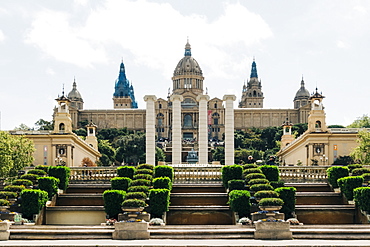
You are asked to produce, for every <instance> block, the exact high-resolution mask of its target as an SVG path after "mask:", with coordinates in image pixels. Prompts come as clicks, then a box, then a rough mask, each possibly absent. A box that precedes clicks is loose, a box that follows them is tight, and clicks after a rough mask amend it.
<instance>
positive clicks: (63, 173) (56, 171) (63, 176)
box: [49, 166, 71, 190]
mask: <svg viewBox="0 0 370 247" xmlns="http://www.w3.org/2000/svg"><path fill="white" fill-rule="evenodd" d="M70 175H71V169H70V168H69V167H66V166H50V168H49V176H50V177H55V178H58V179H59V185H58V186H59V189H61V190H67V188H68V184H69V177H70Z"/></svg>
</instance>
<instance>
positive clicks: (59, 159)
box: [55, 154, 63, 166]
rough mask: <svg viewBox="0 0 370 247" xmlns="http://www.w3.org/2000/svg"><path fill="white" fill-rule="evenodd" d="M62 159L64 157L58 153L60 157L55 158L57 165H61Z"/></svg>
mask: <svg viewBox="0 0 370 247" xmlns="http://www.w3.org/2000/svg"><path fill="white" fill-rule="evenodd" d="M62 161H63V159H62V158H60V155H59V154H58V157H56V158H55V165H57V166H60V164H61V163H62Z"/></svg>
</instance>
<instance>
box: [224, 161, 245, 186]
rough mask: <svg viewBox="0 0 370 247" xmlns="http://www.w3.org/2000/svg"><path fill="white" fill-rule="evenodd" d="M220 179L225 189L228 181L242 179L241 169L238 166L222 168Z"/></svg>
mask: <svg viewBox="0 0 370 247" xmlns="http://www.w3.org/2000/svg"><path fill="white" fill-rule="evenodd" d="M221 177H222V184H223V186H224V187H225V188H227V186H228V182H229V181H230V180H233V179H242V178H243V168H242V166H240V165H229V166H223V167H222V168H221Z"/></svg>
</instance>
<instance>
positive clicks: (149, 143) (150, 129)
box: [144, 95, 157, 165]
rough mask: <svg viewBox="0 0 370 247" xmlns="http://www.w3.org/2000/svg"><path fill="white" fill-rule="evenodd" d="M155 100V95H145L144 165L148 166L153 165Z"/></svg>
mask: <svg viewBox="0 0 370 247" xmlns="http://www.w3.org/2000/svg"><path fill="white" fill-rule="evenodd" d="M156 100H157V98H156V97H155V95H145V96H144V101H145V102H146V116H145V117H146V125H145V128H146V133H145V140H146V163H147V164H150V165H156V164H155V108H154V103H155V101H156Z"/></svg>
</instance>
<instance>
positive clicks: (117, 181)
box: [110, 177, 131, 191]
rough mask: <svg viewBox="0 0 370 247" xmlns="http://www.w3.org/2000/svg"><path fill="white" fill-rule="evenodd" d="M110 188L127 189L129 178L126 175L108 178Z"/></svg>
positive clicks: (129, 182) (129, 183)
mask: <svg viewBox="0 0 370 247" xmlns="http://www.w3.org/2000/svg"><path fill="white" fill-rule="evenodd" d="M110 184H111V189H112V190H124V191H127V189H128V187H130V185H131V179H130V178H128V177H115V178H112V179H111V180H110Z"/></svg>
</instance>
